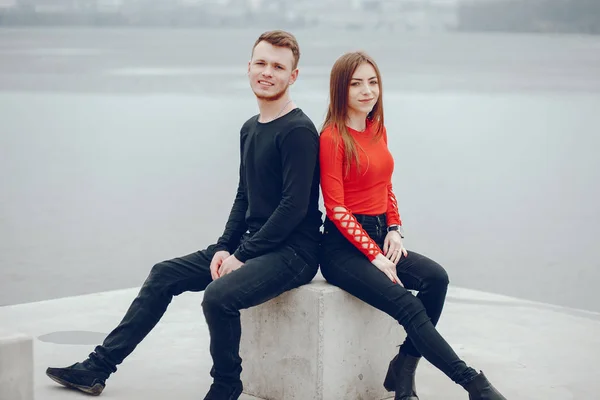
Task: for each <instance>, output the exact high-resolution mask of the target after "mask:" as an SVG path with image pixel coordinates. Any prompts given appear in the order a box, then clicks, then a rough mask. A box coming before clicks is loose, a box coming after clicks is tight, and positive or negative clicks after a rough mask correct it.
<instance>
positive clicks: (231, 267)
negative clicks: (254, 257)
mask: <svg viewBox="0 0 600 400" xmlns="http://www.w3.org/2000/svg"><path fill="white" fill-rule="evenodd" d="M242 265H244V263H243V262H241V261H240V260H238V259H237V258H235V256H234V255H233V254H232V255H230V256H229V257H227V258H226V259H225V261H223V263H222V264H221V268H219V276H224V275H227V274H229V273H230V272H233V271H235V270H236V269H239V268H240V267H241V266H242Z"/></svg>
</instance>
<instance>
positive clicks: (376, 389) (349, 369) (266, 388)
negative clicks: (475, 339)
mask: <svg viewBox="0 0 600 400" xmlns="http://www.w3.org/2000/svg"><path fill="white" fill-rule="evenodd" d="M241 319H242V341H241V344H240V356H241V357H242V360H243V361H242V367H243V370H242V381H243V383H244V392H245V393H247V394H249V395H252V396H256V397H259V398H262V399H267V400H292V399H297V400H341V399H343V400H380V399H384V398H390V397H393V393H389V392H387V391H386V390H385V389H384V388H383V380H384V377H385V373H386V371H387V368H388V364H389V361H390V360H391V359H392V358H393V357H394V355H395V354H396V353H397V351H398V347H396V346H398V345H399V344H401V343H402V342H403V341H404V339H405V338H406V334H405V332H404V329H403V328H402V327H401V326H400V325H399V324H398V322H397V321H395V320H393V319H392V318H391V317H390V316H388V315H387V314H384V313H383V312H381V311H379V310H377V309H376V308H374V307H371V306H369V305H367V304H366V303H364V302H362V301H360V300H358V299H356V298H355V297H353V296H351V295H349V294H348V293H346V292H344V291H343V290H341V289H339V288H337V287H335V286H333V285H331V284H328V283H327V282H326V281H325V280H323V278H322V277H320V276H318V277H316V278H315V279H314V280H313V281H312V282H311V283H309V284H308V285H304V286H302V287H300V288H297V289H293V290H291V291H289V292H287V293H284V294H282V295H281V296H279V297H277V298H275V299H272V300H270V301H268V302H266V303H264V304H261V305H259V306H256V307H253V308H250V309H247V310H242V311H241Z"/></svg>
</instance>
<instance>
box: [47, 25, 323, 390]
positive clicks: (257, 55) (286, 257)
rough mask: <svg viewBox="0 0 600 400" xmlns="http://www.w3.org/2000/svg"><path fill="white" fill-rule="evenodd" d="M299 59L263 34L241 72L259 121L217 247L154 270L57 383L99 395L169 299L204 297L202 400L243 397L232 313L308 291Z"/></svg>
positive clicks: (313, 174) (308, 142)
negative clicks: (100, 339) (206, 371)
mask: <svg viewBox="0 0 600 400" xmlns="http://www.w3.org/2000/svg"><path fill="white" fill-rule="evenodd" d="M299 58H300V51H299V48H298V44H297V42H296V39H295V38H294V36H293V35H291V34H289V33H287V32H284V31H270V32H265V33H263V34H262V35H261V36H260V37H259V38H258V40H257V41H256V43H255V45H254V47H253V50H252V56H251V60H250V61H249V63H248V77H249V80H250V87H251V88H252V90H253V92H254V94H255V96H256V98H257V101H258V106H259V110H260V113H259V114H258V115H256V116H254V117H252V118H250V119H249V120H247V121H246V122H245V123H244V125H243V126H242V128H241V132H240V158H241V162H240V168H239V183H238V189H237V194H236V197H235V201H234V204H233V207H232V209H231V213H230V215H229V220H228V221H227V224H226V226H225V231H224V232H223V235H222V236H221V237H220V238H219V239H218V241H217V243H216V244H212V245H210V246H208V247H207V248H206V249H204V250H202V251H198V252H196V253H192V254H189V255H187V256H184V257H180V258H175V259H172V260H168V261H163V262H161V263H158V264H156V265H155V266H154V267H153V268H152V270H151V272H150V275H149V276H148V278H147V279H146V281H145V282H144V284H143V285H142V288H141V290H140V292H139V294H138V296H137V297H136V299H135V300H134V301H133V303H132V304H131V306H130V308H129V310H128V311H127V313H126V314H125V317H124V318H123V320H122V321H121V323H120V324H119V326H117V327H116V329H114V330H113V331H112V332H111V333H110V334H109V335H108V336H107V337H106V339H105V340H104V343H103V344H102V345H100V346H97V347H96V348H95V350H94V351H93V352H92V353H91V354H90V355H89V357H88V358H87V359H86V360H84V361H83V362H81V363H75V364H73V365H71V366H70V367H67V368H48V369H47V371H46V374H47V375H48V376H49V377H50V378H52V379H53V380H55V381H56V382H58V383H60V384H63V385H65V386H67V387H71V388H74V389H78V390H81V391H83V392H86V393H89V394H93V395H99V394H100V393H101V392H102V390H103V389H104V387H105V381H106V379H108V377H109V376H110V374H111V373H114V372H116V370H117V365H118V364H120V363H121V362H123V360H124V359H125V358H126V357H127V356H128V355H129V354H130V353H131V352H132V351H133V350H134V349H135V347H136V346H137V345H138V344H139V343H140V342H141V341H142V340H143V338H144V337H145V336H146V335H147V334H148V333H149V332H150V331H151V330H152V328H153V327H154V326H155V325H156V323H157V322H158V321H159V320H160V318H161V317H162V315H163V314H164V312H165V311H166V309H167V306H168V305H169V303H170V302H171V300H172V298H173V296H176V295H179V294H181V293H183V292H186V291H202V290H204V299H203V301H202V308H203V311H204V316H205V318H206V322H207V324H208V328H209V333H210V354H211V356H212V360H213V366H212V369H211V376H212V377H213V384H212V385H211V387H210V390H209V392H208V394H207V395H206V397H205V400H235V399H238V398H239V396H240V394H241V393H242V382H241V380H240V373H241V359H240V356H239V344H240V336H241V326H240V313H239V310H241V309H244V308H248V307H252V306H256V305H258V304H261V303H264V302H265V301H267V300H269V299H272V298H274V297H276V296H278V295H280V294H281V293H283V292H285V291H288V290H290V289H293V288H295V287H298V286H300V285H303V284H306V283H308V282H310V281H311V280H312V278H313V277H314V276H315V274H316V272H317V269H318V261H317V251H318V242H319V235H320V233H319V229H320V226H321V223H322V220H321V212H320V211H319V208H318V207H319V205H318V199H319V178H318V177H319V171H318V142H319V138H318V132H317V129H316V128H315V126H314V124H313V123H312V122H311V120H310V119H309V118H308V117H307V116H306V115H305V114H304V113H303V112H302V110H300V109H299V108H297V107H296V105H295V104H294V103H293V101H292V100H291V99H290V94H289V87H290V86H291V85H292V84H293V83H294V82H295V81H296V79H297V77H298V60H299Z"/></svg>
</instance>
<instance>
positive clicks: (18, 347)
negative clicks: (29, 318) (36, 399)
mask: <svg viewBox="0 0 600 400" xmlns="http://www.w3.org/2000/svg"><path fill="white" fill-rule="evenodd" d="M0 400H33V340H32V338H31V337H28V336H24V335H0Z"/></svg>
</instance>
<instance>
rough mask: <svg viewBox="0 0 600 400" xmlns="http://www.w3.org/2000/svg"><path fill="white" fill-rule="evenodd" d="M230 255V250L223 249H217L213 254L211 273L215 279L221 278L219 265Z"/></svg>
mask: <svg viewBox="0 0 600 400" xmlns="http://www.w3.org/2000/svg"><path fill="white" fill-rule="evenodd" d="M229 255H230V254H229V252H228V251H226V250H221V251H217V252H216V253H215V255H214V256H213V258H212V260H211V262H210V275H211V276H212V278H213V280H216V279H218V278H219V267H220V266H221V265H222V264H223V261H225V259H226V258H227V257H229Z"/></svg>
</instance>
